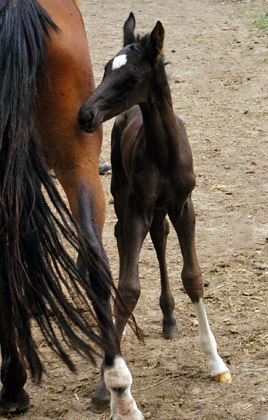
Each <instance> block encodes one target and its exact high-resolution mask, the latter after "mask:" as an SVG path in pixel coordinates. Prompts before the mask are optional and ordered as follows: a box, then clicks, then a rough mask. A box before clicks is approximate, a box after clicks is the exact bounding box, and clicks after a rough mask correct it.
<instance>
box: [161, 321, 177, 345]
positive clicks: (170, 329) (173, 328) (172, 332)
mask: <svg viewBox="0 0 268 420" xmlns="http://www.w3.org/2000/svg"><path fill="white" fill-rule="evenodd" d="M178 332H179V331H178V327H177V324H176V321H175V320H174V322H173V323H171V324H170V323H169V324H166V323H165V322H163V337H164V338H165V339H166V340H172V339H173V338H176V337H178Z"/></svg>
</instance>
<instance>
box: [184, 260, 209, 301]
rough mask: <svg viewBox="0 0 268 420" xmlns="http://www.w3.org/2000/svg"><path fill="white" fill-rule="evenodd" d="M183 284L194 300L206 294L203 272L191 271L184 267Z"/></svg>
mask: <svg viewBox="0 0 268 420" xmlns="http://www.w3.org/2000/svg"><path fill="white" fill-rule="evenodd" d="M181 278H182V282H183V286H184V288H185V291H186V293H187V294H188V296H189V297H190V299H191V301H192V302H198V301H199V299H201V298H202V297H203V294H204V284H203V278H202V274H201V272H200V271H199V272H197V273H190V272H189V271H187V270H186V269H185V268H183V270H182V273H181Z"/></svg>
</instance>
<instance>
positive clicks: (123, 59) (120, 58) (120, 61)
mask: <svg viewBox="0 0 268 420" xmlns="http://www.w3.org/2000/svg"><path fill="white" fill-rule="evenodd" d="M126 63H127V55H126V54H122V55H117V56H116V57H115V58H114V61H113V65H112V69H113V70H116V69H120V67H122V66H124V65H125V64H126Z"/></svg>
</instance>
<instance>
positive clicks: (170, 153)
mask: <svg viewBox="0 0 268 420" xmlns="http://www.w3.org/2000/svg"><path fill="white" fill-rule="evenodd" d="M140 108H141V111H142V115H143V124H144V132H145V138H146V143H147V146H148V150H149V152H150V153H151V154H152V156H154V157H155V158H156V159H157V160H159V161H160V162H161V165H166V164H168V163H169V161H170V159H174V157H175V156H178V157H179V130H178V124H177V121H176V116H175V114H174V111H173V108H172V99H171V93H170V89H169V85H168V81H167V76H166V72H165V67H164V63H163V61H162V60H161V61H160V62H159V63H158V64H157V66H156V68H155V71H154V75H153V77H152V80H151V88H150V89H149V95H148V99H147V102H145V103H142V104H140Z"/></svg>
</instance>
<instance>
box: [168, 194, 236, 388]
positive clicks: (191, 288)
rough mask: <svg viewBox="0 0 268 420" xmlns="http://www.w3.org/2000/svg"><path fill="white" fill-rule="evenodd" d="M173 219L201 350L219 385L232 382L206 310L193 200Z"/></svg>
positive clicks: (185, 284) (173, 216)
mask: <svg viewBox="0 0 268 420" xmlns="http://www.w3.org/2000/svg"><path fill="white" fill-rule="evenodd" d="M170 218H171V221H172V223H173V225H174V227H175V229H176V232H177V234H178V238H179V241H180V246H181V250H182V255H183V260H184V265H183V270H182V275H181V276H182V281H183V285H184V288H185V290H186V292H187V294H188V295H189V297H190V299H191V300H192V302H193V304H194V307H195V311H196V314H197V319H198V326H199V343H200V347H201V349H202V351H203V352H204V353H205V355H206V357H207V359H208V363H209V367H210V372H211V376H212V377H213V378H214V379H215V380H217V381H219V382H230V381H231V375H230V372H229V369H228V368H227V366H226V365H225V363H224V362H223V360H222V359H221V357H220V356H219V355H218V353H217V343H216V340H215V338H214V335H213V333H212V332H211V330H210V327H209V323H208V319H207V315H206V311H205V307H204V302H203V281H202V275H201V271H200V268H199V264H198V261H197V256H196V251H195V239H194V236H195V213H194V208H193V203H192V200H191V198H189V199H188V200H187V202H186V204H185V205H184V209H183V212H182V214H181V215H180V216H178V214H177V215H176V214H175V213H174V212H171V214H170Z"/></svg>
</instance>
